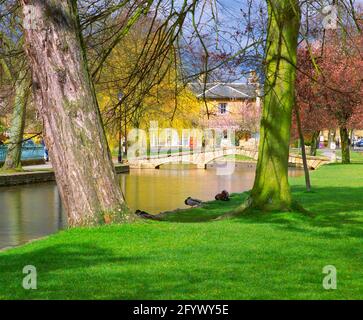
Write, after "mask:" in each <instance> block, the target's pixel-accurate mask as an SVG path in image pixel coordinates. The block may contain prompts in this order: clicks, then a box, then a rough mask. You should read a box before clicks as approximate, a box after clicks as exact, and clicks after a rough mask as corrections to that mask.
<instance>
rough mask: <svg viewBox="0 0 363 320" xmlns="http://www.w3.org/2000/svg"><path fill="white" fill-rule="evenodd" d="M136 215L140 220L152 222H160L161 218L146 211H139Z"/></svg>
mask: <svg viewBox="0 0 363 320" xmlns="http://www.w3.org/2000/svg"><path fill="white" fill-rule="evenodd" d="M135 214H136V215H137V216H139V217H140V218H143V219H150V220H160V219H159V217H157V216H155V215H152V214H150V213H147V212H145V211H141V210H139V209H137V210H136V211H135Z"/></svg>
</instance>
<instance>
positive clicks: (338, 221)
mask: <svg viewBox="0 0 363 320" xmlns="http://www.w3.org/2000/svg"><path fill="white" fill-rule="evenodd" d="M293 195H294V199H295V200H297V201H298V202H299V203H300V204H301V205H302V206H303V207H304V208H305V209H307V210H308V211H309V212H311V213H312V214H313V215H312V216H309V215H304V214H302V213H300V212H269V213H265V212H261V211H251V212H250V213H248V214H244V215H240V216H238V217H235V218H234V219H233V220H234V221H237V222H241V223H268V224H274V225H276V226H278V227H280V228H284V229H288V230H291V231H297V232H306V233H307V232H309V233H311V234H319V233H321V232H323V233H324V237H331V238H341V237H342V236H344V235H346V236H352V237H359V238H363V203H362V201H361V198H362V196H363V188H360V187H356V188H354V187H345V186H342V187H316V188H314V189H313V191H312V192H309V193H308V192H306V191H305V188H304V187H302V186H294V187H293ZM247 197H248V193H243V194H233V195H232V196H231V201H227V202H221V201H219V202H218V201H211V202H208V203H205V205H204V206H203V207H201V208H195V209H189V210H184V211H181V212H176V213H173V214H171V215H169V216H167V217H166V219H165V220H166V221H170V222H183V223H193V222H208V221H214V220H215V219H216V218H218V217H219V216H222V215H223V214H225V213H226V212H229V211H232V210H233V209H235V208H236V207H238V206H239V205H240V204H241V203H242V202H243V201H245V200H246V199H247Z"/></svg>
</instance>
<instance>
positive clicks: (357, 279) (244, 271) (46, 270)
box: [0, 164, 363, 299]
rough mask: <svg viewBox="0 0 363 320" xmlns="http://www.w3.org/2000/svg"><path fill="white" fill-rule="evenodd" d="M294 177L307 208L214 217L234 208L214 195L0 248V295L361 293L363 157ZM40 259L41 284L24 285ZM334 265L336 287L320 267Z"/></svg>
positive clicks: (327, 296)
mask: <svg viewBox="0 0 363 320" xmlns="http://www.w3.org/2000/svg"><path fill="white" fill-rule="evenodd" d="M311 179H312V184H313V192H311V193H306V192H305V191H304V186H303V178H302V177H300V178H296V179H293V180H291V183H292V188H293V193H294V196H295V199H297V200H299V201H300V203H301V204H303V206H304V207H305V208H307V209H308V210H310V211H312V212H314V213H315V217H308V216H305V215H302V214H300V213H279V212H276V213H272V214H261V213H259V214H250V215H248V216H244V217H239V218H236V219H232V220H224V221H213V218H215V217H217V216H219V215H220V214H222V213H223V212H225V211H228V210H230V209H232V208H234V207H235V206H237V205H238V204H239V203H240V202H241V201H243V199H245V198H246V194H242V195H237V194H236V195H233V196H232V200H231V201H230V202H225V203H216V202H210V203H207V204H206V205H205V207H204V208H197V209H192V210H189V211H183V212H180V213H177V214H172V215H170V216H169V217H168V220H169V221H164V222H148V221H145V222H139V223H136V224H133V225H120V226H117V225H113V226H104V227H98V228H93V229H91V228H82V229H72V230H68V231H63V232H59V233H58V234H56V235H52V236H50V237H48V238H46V239H43V240H40V241H36V242H33V243H30V244H28V245H25V246H22V247H19V248H15V249H11V250H8V251H4V252H2V253H0V298H3V299H4V298H12V299H20V298H26V299H64V298H65V299H71V298H75V299H90V298H96V299H362V298H363V258H362V253H363V206H362V193H363V188H362V186H363V165H360V164H352V165H338V164H336V165H327V166H324V167H321V168H320V169H319V170H317V171H314V172H312V177H311ZM25 265H34V266H36V268H37V272H38V289H37V290H32V291H27V290H24V289H23V288H22V278H23V276H24V275H23V274H22V269H23V267H24V266H25ZM325 265H334V266H335V267H336V268H337V278H338V288H337V290H330V291H327V290H324V289H323V287H322V280H323V277H324V274H323V273H322V269H323V267H324V266H325Z"/></svg>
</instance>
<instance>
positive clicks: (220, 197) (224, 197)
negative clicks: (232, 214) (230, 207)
mask: <svg viewBox="0 0 363 320" xmlns="http://www.w3.org/2000/svg"><path fill="white" fill-rule="evenodd" d="M214 199H216V200H219V201H229V193H228V191H226V190H223V191H222V192H221V193H218V194H217V195H216V196H215V197H214Z"/></svg>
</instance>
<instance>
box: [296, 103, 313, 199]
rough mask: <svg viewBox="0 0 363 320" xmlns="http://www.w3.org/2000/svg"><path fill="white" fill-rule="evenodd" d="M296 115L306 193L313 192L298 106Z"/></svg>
mask: <svg viewBox="0 0 363 320" xmlns="http://www.w3.org/2000/svg"><path fill="white" fill-rule="evenodd" d="M295 115H296V123H297V129H298V131H299V139H300V144H301V157H302V160H303V167H304V174H305V185H306V191H308V192H310V191H311V183H310V174H309V168H308V162H307V160H306V151H305V141H304V134H303V131H302V127H301V121H300V112H299V107H298V106H295Z"/></svg>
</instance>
